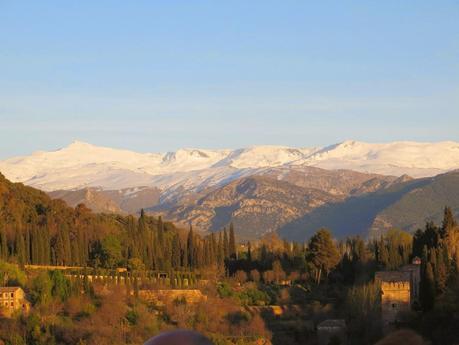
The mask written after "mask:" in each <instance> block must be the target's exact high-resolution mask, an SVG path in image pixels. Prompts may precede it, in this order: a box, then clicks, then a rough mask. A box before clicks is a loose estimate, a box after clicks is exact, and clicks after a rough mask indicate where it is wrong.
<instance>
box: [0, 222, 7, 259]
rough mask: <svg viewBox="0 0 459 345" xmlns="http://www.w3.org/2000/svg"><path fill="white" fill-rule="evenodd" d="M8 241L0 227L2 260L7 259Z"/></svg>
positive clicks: (0, 254) (0, 255) (0, 253)
mask: <svg viewBox="0 0 459 345" xmlns="http://www.w3.org/2000/svg"><path fill="white" fill-rule="evenodd" d="M8 254H9V253H8V243H7V239H6V234H5V231H4V230H3V229H0V258H1V259H3V260H6V259H8Z"/></svg>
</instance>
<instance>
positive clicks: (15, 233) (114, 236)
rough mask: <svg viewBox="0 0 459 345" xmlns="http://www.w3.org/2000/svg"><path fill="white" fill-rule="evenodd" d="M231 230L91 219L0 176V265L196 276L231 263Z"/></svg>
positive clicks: (154, 221)
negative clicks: (206, 231) (206, 233)
mask: <svg viewBox="0 0 459 345" xmlns="http://www.w3.org/2000/svg"><path fill="white" fill-rule="evenodd" d="M236 257H237V253H236V240H235V235H234V227H233V225H232V224H231V225H230V228H229V231H227V230H226V229H224V230H223V231H222V232H220V233H213V234H211V235H209V236H206V237H204V238H203V237H201V236H199V235H197V234H195V233H194V232H193V230H192V229H191V228H190V230H189V231H188V233H186V232H183V231H181V230H180V229H177V228H176V227H175V226H174V225H173V224H172V223H170V222H163V221H162V219H161V217H159V218H155V217H151V216H147V215H146V214H145V213H144V212H143V210H142V212H141V214H140V217H138V218H136V217H134V216H120V215H107V214H94V213H92V212H91V211H90V210H89V209H88V208H86V207H85V206H84V205H78V206H77V207H76V208H75V209H73V208H70V207H68V206H67V205H66V204H65V203H64V202H62V201H60V200H51V199H50V198H49V197H48V196H47V195H46V194H45V193H43V192H40V191H38V190H36V189H33V188H30V187H26V186H23V185H22V184H18V183H11V182H9V181H8V180H6V179H5V178H4V177H3V176H2V175H1V174H0V259H3V260H6V261H12V262H16V263H19V264H36V265H58V266H79V267H85V266H92V267H104V268H115V267H128V268H131V269H133V270H145V269H147V270H168V271H169V270H172V269H174V270H195V269H199V268H203V267H208V266H211V265H216V266H218V267H223V265H224V263H225V261H226V260H229V259H236Z"/></svg>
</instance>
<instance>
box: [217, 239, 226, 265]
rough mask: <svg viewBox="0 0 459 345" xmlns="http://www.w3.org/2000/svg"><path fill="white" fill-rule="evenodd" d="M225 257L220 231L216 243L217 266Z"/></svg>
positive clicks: (221, 263)
mask: <svg viewBox="0 0 459 345" xmlns="http://www.w3.org/2000/svg"><path fill="white" fill-rule="evenodd" d="M224 259H225V253H224V248H223V238H222V233H221V232H219V233H218V244H217V264H218V265H219V266H221V265H223V261H224Z"/></svg>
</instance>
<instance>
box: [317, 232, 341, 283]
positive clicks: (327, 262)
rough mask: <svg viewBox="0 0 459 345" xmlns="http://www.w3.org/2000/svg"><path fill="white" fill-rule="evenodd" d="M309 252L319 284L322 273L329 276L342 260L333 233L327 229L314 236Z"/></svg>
mask: <svg viewBox="0 0 459 345" xmlns="http://www.w3.org/2000/svg"><path fill="white" fill-rule="evenodd" d="M309 252H310V259H311V262H312V263H313V264H314V266H315V267H316V282H317V284H319V283H320V280H321V275H322V271H324V272H325V273H326V275H327V276H328V273H330V271H331V270H332V269H333V268H334V267H335V266H336V265H337V264H338V262H339V259H340V258H339V253H338V250H337V248H336V246H335V243H333V238H332V235H331V233H330V232H329V231H328V230H326V229H321V230H319V231H318V232H317V233H316V234H315V235H314V236H312V237H311V240H310V241H309Z"/></svg>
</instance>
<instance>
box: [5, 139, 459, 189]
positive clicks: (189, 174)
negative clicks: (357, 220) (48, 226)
mask: <svg viewBox="0 0 459 345" xmlns="http://www.w3.org/2000/svg"><path fill="white" fill-rule="evenodd" d="M275 167H287V168H293V167H317V168H323V169H328V170H339V169H344V170H354V171H359V172H363V173H376V174H380V175H393V176H400V175H404V174H407V175H410V176H413V177H427V176H434V175H437V174H440V173H444V172H447V171H450V170H453V169H457V168H459V143H456V142H453V141H444V142H437V143H419V142H412V141H398V142H391V143H381V144H371V143H365V142H361V141H353V140H347V141H344V142H342V143H338V144H334V145H330V146H326V147H324V148H292V147H288V146H274V145H273V146H269V145H264V146H252V147H248V148H241V149H235V150H230V149H218V150H209V149H194V148H186V149H179V150H177V151H175V152H167V153H138V152H134V151H129V150H122V149H112V148H109V147H100V146H96V145H92V144H88V143H84V142H81V141H75V142H73V143H72V144H70V145H69V146H67V147H64V148H61V149H59V150H55V151H48V152H46V151H37V152H34V153H33V154H31V155H29V156H20V157H13V158H9V159H6V160H3V161H0V171H2V173H3V174H4V175H5V176H6V177H7V178H8V179H10V180H12V181H14V182H22V183H25V184H27V185H30V186H34V187H37V188H40V189H42V190H45V191H53V190H60V189H64V190H75V189H81V188H86V187H98V188H102V189H122V188H130V187H138V186H150V187H153V186H154V187H157V188H160V189H161V190H163V191H164V190H168V189H171V190H173V189H176V188H177V187H180V186H184V185H185V182H186V184H187V187H186V188H185V189H187V188H191V189H193V188H197V189H199V188H201V189H202V188H203V187H209V186H212V185H217V186H218V185H222V184H224V183H228V182H230V181H231V180H234V179H237V178H240V177H242V176H249V175H256V174H259V173H260V171H261V170H263V169H269V168H275Z"/></svg>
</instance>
